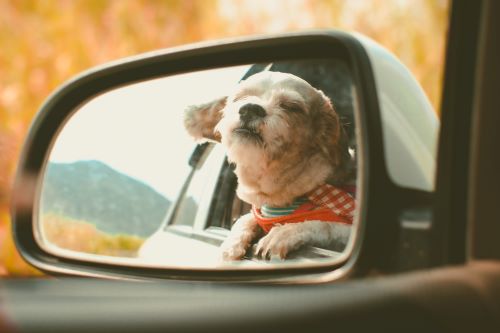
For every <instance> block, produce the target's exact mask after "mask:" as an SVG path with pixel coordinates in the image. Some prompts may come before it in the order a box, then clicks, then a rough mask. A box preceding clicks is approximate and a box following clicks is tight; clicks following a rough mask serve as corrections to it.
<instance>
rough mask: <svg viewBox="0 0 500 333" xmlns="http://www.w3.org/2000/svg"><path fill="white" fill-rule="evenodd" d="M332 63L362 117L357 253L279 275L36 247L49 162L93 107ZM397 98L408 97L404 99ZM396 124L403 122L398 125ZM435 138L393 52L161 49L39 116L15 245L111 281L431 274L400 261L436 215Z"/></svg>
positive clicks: (322, 47)
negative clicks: (288, 66) (254, 67)
mask: <svg viewBox="0 0 500 333" xmlns="http://www.w3.org/2000/svg"><path fill="white" fill-rule="evenodd" d="M329 57H340V58H342V59H344V60H345V61H346V62H347V64H348V65H349V67H350V69H351V71H352V73H353V78H354V80H355V83H356V84H357V87H358V89H357V94H358V95H359V96H357V97H358V103H359V105H357V108H355V112H356V114H355V118H356V125H357V132H356V133H355V135H356V139H357V144H358V151H357V152H356V154H357V158H358V160H359V166H358V169H359V170H358V180H359V181H360V182H359V185H358V190H357V192H358V194H357V200H358V202H359V203H358V207H360V208H359V211H358V212H357V214H358V222H357V223H358V224H359V225H358V231H357V232H356V234H355V237H351V240H350V245H349V246H351V251H350V253H349V255H347V256H344V257H343V258H342V260H339V261H336V262H335V263H333V264H328V265H315V266H312V267H297V268H293V267H287V268H276V269H272V270H262V269H261V270H259V269H255V270H252V269H248V270H238V269H234V268H233V269H231V268H228V269H224V270H209V269H168V268H152V267H147V266H144V267H130V266H127V265H126V264H123V265H122V264H119V263H118V264H117V263H114V264H109V263H95V262H87V261H85V260H79V259H75V258H65V257H60V256H56V255H54V254H51V253H49V252H47V251H45V250H44V249H43V248H42V247H41V246H40V245H39V243H38V242H37V239H36V236H35V232H34V228H33V221H34V215H35V214H36V211H37V200H38V198H39V196H40V183H41V175H42V174H43V171H44V168H45V164H46V160H47V158H48V154H49V153H50V150H51V147H52V145H53V143H54V140H55V137H56V136H57V135H58V133H59V131H60V130H61V128H62V127H63V126H64V124H65V123H66V121H67V120H68V119H69V118H70V117H71V116H72V113H73V112H74V110H76V109H78V107H79V106H80V105H82V104H83V103H85V102H86V101H88V100H89V99H91V98H93V97H95V96H97V95H99V94H102V93H104V92H106V91H109V90H112V89H115V88H118V87H121V86H124V85H129V84H132V83H137V82H141V81H144V80H151V79H155V78H160V77H163V76H169V75H175V74H181V73H187V72H191V71H197V70H205V69H211V68H217V67H225V66H236V65H241V64H248V63H256V64H259V63H266V62H270V61H285V60H295V59H313V58H329ZM398 92H400V93H404V95H405V97H404V98H400V96H398ZM394 116H398V118H397V119H398V120H400V121H399V122H397V121H394V119H393V117H394ZM401 124H404V127H405V131H404V132H403V133H402V132H400V131H396V130H395V126H400V125H401ZM437 129H438V121H437V118H436V116H435V114H434V113H433V110H432V108H431V107H430V104H429V102H428V100H427V98H426V97H425V95H424V93H423V91H422V89H421V88H420V86H419V85H418V83H416V81H415V79H414V78H413V77H412V76H411V74H409V72H408V70H406V68H405V67H404V66H403V65H402V64H401V63H400V62H399V61H397V59H396V58H395V57H394V56H392V55H391V54H390V53H389V52H388V51H386V50H385V49H383V48H381V47H380V46H379V45H377V44H376V43H375V42H373V41H370V40H369V39H367V38H366V37H363V36H361V35H358V34H351V33H345V32H339V31H324V32H323V31H320V32H311V33H304V34H287V35H281V36H272V37H264V38H246V39H239V40H230V41H220V42H216V43H208V44H197V45H193V46H187V47H181V48H175V49H169V50H161V51H157V52H152V53H146V54H142V55H139V56H136V57H131V58H127V59H123V60H120V61H116V62H112V63H110V64H107V65H104V66H100V67H97V68H94V69H91V70H89V71H87V72H85V73H83V74H81V75H79V76H77V77H76V78H74V79H72V80H70V81H69V82H67V83H66V84H64V85H63V86H62V87H61V88H59V89H58V90H57V91H56V92H55V93H54V94H52V95H51V96H50V97H49V98H48V99H47V101H46V102H45V103H44V104H43V106H42V107H41V109H40V111H39V112H38V114H37V116H36V118H35V120H34V122H33V124H32V127H31V129H30V132H29V135H28V137H27V139H26V142H25V146H24V149H23V152H22V155H21V159H20V163H19V167H18V173H17V178H16V182H15V186H14V196H13V201H12V202H13V203H12V216H13V222H14V223H13V232H14V236H15V240H16V244H17V247H18V249H19V250H20V252H21V254H22V255H23V257H24V258H25V259H26V260H27V261H28V262H29V263H31V264H32V265H34V266H35V267H37V268H39V269H41V270H43V271H45V272H48V273H51V274H69V275H80V276H94V277H105V278H125V279H144V278H147V279H155V278H170V279H172V278H174V279H196V280H231V281H281V282H283V281H287V282H290V281H296V282H308V281H326V280H332V279H337V278H341V277H342V278H345V277H347V276H351V275H355V274H358V275H359V274H366V273H367V272H370V271H373V270H378V271H379V270H401V269H403V268H404V267H408V266H410V267H416V266H419V265H427V262H428V261H427V259H426V258H423V259H422V258H420V257H418V258H413V259H412V256H417V255H416V254H414V253H413V252H412V253H409V254H408V253H407V254H406V255H409V256H410V259H408V258H401V257H400V256H399V255H400V253H401V251H398V249H400V248H401V247H403V246H405V244H407V241H408V239H413V238H412V237H413V234H412V233H411V230H410V229H405V225H408V224H407V223H406V224H405V223H404V221H408V220H409V221H410V222H411V221H413V220H417V221H421V220H422V216H423V217H424V219H426V218H428V217H429V215H430V200H431V191H432V189H433V183H434V179H433V174H434V163H435V150H436V146H435V144H436V141H437ZM415 138H416V139H415ZM401 153H404V154H403V155H404V160H405V161H406V162H407V163H406V164H405V167H404V168H403V169H404V170H402V171H403V172H400V171H401V170H399V169H398V168H397V167H395V163H394V161H397V159H398V158H401V155H399V154H401ZM408 168H409V169H408ZM381 193H383V195H381ZM368 220H369V221H370V222H369V223H367V221H368ZM409 230H410V231H409ZM409 235H410V236H409ZM408 237H410V238H408ZM419 237H420V236H419ZM426 237H427V236H426ZM407 238H408V239H407ZM415 253H416V252H415ZM408 263H410V264H408Z"/></svg>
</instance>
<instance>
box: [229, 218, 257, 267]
mask: <svg viewBox="0 0 500 333" xmlns="http://www.w3.org/2000/svg"><path fill="white" fill-rule="evenodd" d="M259 232H260V229H259V228H258V224H257V223H256V222H255V219H254V218H253V215H252V214H247V215H243V216H242V217H240V218H239V219H238V221H236V223H235V224H234V226H233V228H232V229H231V233H230V234H229V236H228V237H227V238H226V240H225V241H224V242H223V243H222V245H221V247H220V250H221V259H222V260H223V261H229V260H240V259H242V258H243V257H244V256H245V254H246V253H247V250H248V249H249V248H250V245H251V243H252V242H253V240H254V239H255V237H256V236H257V235H258V234H259Z"/></svg>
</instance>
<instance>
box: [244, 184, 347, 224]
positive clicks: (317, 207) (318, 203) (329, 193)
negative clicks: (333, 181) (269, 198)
mask: <svg viewBox="0 0 500 333" xmlns="http://www.w3.org/2000/svg"><path fill="white" fill-rule="evenodd" d="M351 190H353V189H352V188H349V189H347V190H346V189H343V188H340V187H336V186H333V185H329V184H324V185H321V186H320V187H318V188H317V189H316V190H314V191H312V192H310V193H308V194H307V195H306V197H305V198H303V199H299V200H296V201H294V203H293V204H292V205H291V206H290V207H284V208H272V209H273V210H275V211H278V212H279V213H285V212H289V211H291V212H290V213H288V214H287V213H285V214H284V215H279V214H275V215H273V214H271V215H269V207H268V206H265V205H264V206H263V207H261V208H257V207H253V208H252V213H253V215H254V217H255V219H256V220H257V223H258V224H259V225H260V227H261V228H262V229H263V230H264V231H265V232H266V233H267V232H269V231H270V230H271V229H272V227H273V226H274V225H276V224H287V223H300V222H305V221H321V222H339V223H346V224H352V220H353V216H354V210H355V208H356V203H355V200H354V198H353V195H352V194H350V192H351ZM301 201H303V202H301ZM298 203H300V204H299V205H298V206H297V204H298ZM295 206H297V207H295ZM291 207H294V208H293V209H292V208H291Z"/></svg>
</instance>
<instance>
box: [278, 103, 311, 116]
mask: <svg viewBox="0 0 500 333" xmlns="http://www.w3.org/2000/svg"><path fill="white" fill-rule="evenodd" d="M279 107H280V108H281V109H283V110H285V111H287V112H290V113H305V109H304V107H303V106H302V105H301V104H300V103H297V102H293V101H287V102H280V104H279Z"/></svg>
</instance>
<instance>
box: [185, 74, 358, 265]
mask: <svg viewBox="0 0 500 333" xmlns="http://www.w3.org/2000/svg"><path fill="white" fill-rule="evenodd" d="M185 126H186V129H187V130H188V132H189V133H190V134H191V135H192V136H193V137H194V138H196V139H197V140H198V141H204V140H212V141H217V142H221V143H222V144H223V145H224V146H225V147H226V150H227V156H228V160H229V161H230V162H232V163H234V164H235V167H236V168H235V173H236V175H237V177H238V189H237V194H238V196H239V197H240V198H241V199H242V200H244V201H246V202H248V203H250V204H252V205H254V206H256V207H261V206H262V205H263V204H266V205H270V206H275V207H280V206H285V205H289V204H290V203H292V202H293V201H294V199H295V198H297V197H299V196H302V195H304V194H305V193H308V192H310V191H312V190H314V189H316V188H317V187H318V186H320V185H322V184H324V183H330V184H342V183H345V182H346V181H348V180H349V179H350V177H351V176H352V160H351V157H350V155H349V153H348V149H347V142H346V138H345V135H344V132H343V129H342V126H341V124H340V122H339V118H338V116H337V113H336V112H335V111H334V109H333V106H332V104H331V102H330V100H329V99H328V98H327V97H326V96H325V95H324V94H323V93H322V92H321V91H319V90H317V89H315V88H313V87H312V86H311V85H309V84H308V83H307V82H306V81H304V80H302V79H300V78H299V77H297V76H294V75H292V74H286V73H279V72H261V73H257V74H255V75H253V76H251V77H249V78H248V79H246V80H245V81H243V82H241V83H240V84H238V85H237V87H236V88H235V90H234V91H233V92H232V93H230V94H228V96H224V97H221V98H219V99H217V100H216V101H213V102H211V103H207V104H205V105H200V106H193V107H190V108H189V109H188V110H187V111H186V113H185ZM350 228H351V226H349V225H345V224H341V223H333V222H328V223H326V222H320V221H306V222H303V223H296V224H288V225H282V226H281V225H280V226H275V227H273V229H271V231H270V232H269V233H268V234H267V235H265V236H264V237H262V238H261V239H260V240H259V242H258V244H257V254H258V255H260V256H261V257H263V258H273V257H279V258H282V259H283V258H285V257H286V256H287V254H288V253H289V252H290V251H292V250H295V249H297V248H299V247H300V246H302V245H305V244H307V245H316V246H325V247H326V246H330V245H331V244H332V242H335V243H340V244H341V245H345V244H346V243H347V239H348V237H349V233H350ZM262 234H263V233H262V231H261V229H260V227H259V226H258V224H257V223H256V221H255V219H254V218H253V215H252V214H251V213H250V214H247V215H244V216H242V217H241V218H240V219H239V220H238V221H237V222H236V223H235V224H234V226H233V228H232V229H231V234H230V236H229V237H228V238H227V240H226V241H225V242H224V243H223V245H222V247H221V249H222V256H223V258H224V259H225V260H237V259H241V258H242V257H243V256H244V255H245V253H246V252H247V251H248V249H249V247H250V246H251V245H252V243H253V242H254V241H255V240H256V239H258V238H259V237H261V236H262ZM337 245H338V244H337Z"/></svg>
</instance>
